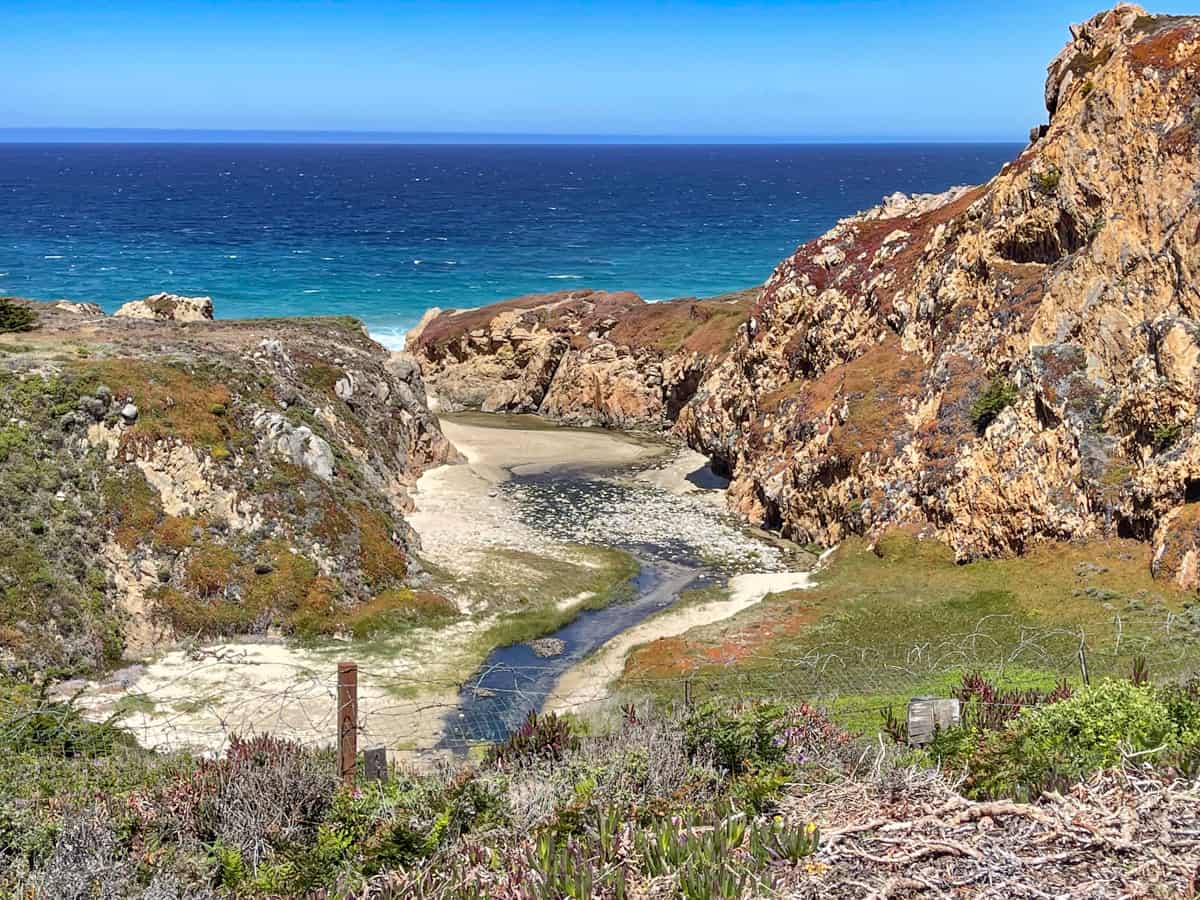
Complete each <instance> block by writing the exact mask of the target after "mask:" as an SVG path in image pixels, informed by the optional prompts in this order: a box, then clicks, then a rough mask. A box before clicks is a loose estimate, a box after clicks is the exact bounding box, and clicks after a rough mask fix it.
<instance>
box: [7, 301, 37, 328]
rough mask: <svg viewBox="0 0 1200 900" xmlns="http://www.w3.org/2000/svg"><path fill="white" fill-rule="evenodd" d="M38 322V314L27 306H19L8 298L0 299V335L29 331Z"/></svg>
mask: <svg viewBox="0 0 1200 900" xmlns="http://www.w3.org/2000/svg"><path fill="white" fill-rule="evenodd" d="M36 322H37V313H35V312H34V311H33V310H32V309H30V308H29V307H27V306H17V304H15V303H13V302H12V301H11V300H9V299H8V298H7V297H0V334H7V333H9V332H13V331H29V330H30V329H32V328H33V326H34V323H36Z"/></svg>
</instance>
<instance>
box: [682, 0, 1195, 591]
mask: <svg viewBox="0 0 1200 900" xmlns="http://www.w3.org/2000/svg"><path fill="white" fill-rule="evenodd" d="M1046 100H1047V107H1048V108H1049V110H1050V112H1051V120H1050V125H1049V128H1048V129H1046V130H1045V133H1044V135H1043V136H1041V137H1039V139H1038V140H1037V141H1036V143H1034V144H1033V145H1031V146H1030V147H1029V148H1028V149H1027V150H1026V151H1025V152H1024V153H1022V154H1021V156H1020V157H1018V159H1016V160H1015V161H1014V162H1013V163H1011V164H1009V165H1008V166H1006V167H1005V168H1004V169H1003V170H1002V171H1001V173H1000V174H999V175H997V176H996V178H994V179H993V180H992V181H991V182H990V183H988V184H987V185H983V186H981V187H978V188H973V189H955V190H954V191H951V192H949V193H948V194H946V195H942V196H938V197H924V198H918V199H916V200H908V199H906V198H903V197H892V198H888V200H887V201H886V202H885V204H884V205H883V206H881V207H879V208H877V209H875V210H872V211H870V212H868V213H866V214H863V215H860V216H856V217H854V218H852V219H849V220H846V221H843V222H842V223H840V224H839V225H838V226H837V227H835V228H834V229H833V230H832V231H830V232H829V233H828V234H826V235H824V236H822V237H821V238H818V239H817V240H815V241H813V242H811V243H809V244H806V245H804V246H803V247H801V248H800V249H799V250H797V252H796V253H795V255H793V256H792V257H791V258H789V259H787V260H785V261H784V262H783V263H781V264H780V265H779V267H778V268H777V269H776V270H775V272H774V274H773V275H772V276H771V278H770V279H769V280H768V281H767V283H766V285H765V286H764V289H763V293H762V298H761V300H760V301H759V302H758V304H757V305H756V307H755V308H754V309H753V310H752V312H751V314H750V316H749V318H748V321H747V323H746V327H745V329H744V331H743V332H742V334H741V335H739V337H738V339H737V340H736V341H735V342H734V344H733V346H732V349H731V350H730V352H729V353H728V355H727V356H726V357H725V358H724V359H723V360H722V361H721V362H720V363H719V364H718V365H716V366H715V367H714V368H713V370H712V371H711V372H710V374H709V375H708V377H707V378H706V380H705V381H704V383H703V384H701V385H700V387H699V389H698V391H697V394H696V396H695V397H694V398H693V399H692V400H691V402H690V403H688V404H687V405H686V406H685V407H684V408H683V410H682V412H681V413H680V415H679V418H678V421H677V423H676V428H677V429H678V431H679V433H680V434H682V435H683V436H684V437H686V438H687V440H688V441H689V442H690V443H691V444H692V445H693V446H694V447H696V448H697V449H699V450H701V451H703V452H705V453H707V454H709V455H710V456H712V457H713V458H714V459H715V460H716V461H717V462H718V463H720V464H721V465H723V466H724V467H725V468H726V469H727V470H728V471H729V472H730V473H731V475H732V476H733V489H732V490H731V492H730V497H731V502H732V504H733V505H734V506H735V507H736V509H737V510H738V511H740V512H741V513H742V514H744V515H745V516H746V517H748V518H750V519H751V520H753V521H756V522H758V523H760V524H763V525H767V526H770V527H775V528H779V529H780V530H782V531H783V533H784V534H785V535H787V536H789V537H792V538H795V539H798V540H801V541H807V540H816V541H820V542H823V543H830V542H833V541H836V540H838V539H839V538H840V537H842V536H843V535H844V534H846V533H849V532H857V533H865V534H875V533H878V532H879V531H880V530H882V529H883V528H885V527H889V526H892V525H897V524H915V525H918V526H921V527H925V528H927V529H932V530H933V531H934V532H935V533H936V534H937V535H938V536H940V537H941V538H943V539H944V540H946V541H948V542H949V543H951V544H952V545H953V547H954V548H955V550H956V552H957V553H958V555H959V556H960V558H969V557H973V556H979V555H994V554H1007V553H1017V552H1021V551H1022V550H1024V549H1025V548H1027V547H1029V546H1030V545H1032V544H1034V543H1036V542H1040V541H1047V540H1063V539H1072V538H1086V537H1089V536H1093V535H1097V534H1101V533H1111V532H1118V533H1121V534H1126V535H1131V536H1136V537H1140V538H1141V539H1143V540H1151V539H1152V538H1154V537H1155V535H1156V533H1157V534H1158V537H1157V542H1158V543H1159V545H1160V546H1166V545H1168V544H1169V545H1170V548H1173V549H1170V548H1169V549H1170V552H1168V551H1167V550H1162V551H1161V552H1160V559H1161V560H1162V561H1163V562H1161V565H1160V568H1162V570H1163V574H1164V575H1167V576H1170V577H1180V578H1184V579H1185V580H1189V581H1190V580H1194V577H1193V575H1188V574H1186V573H1187V572H1192V570H1193V569H1195V568H1196V563H1195V559H1194V557H1195V550H1194V549H1188V548H1190V546H1191V545H1190V544H1188V545H1187V546H1186V547H1184V549H1183V550H1179V549H1178V548H1179V547H1180V546H1183V545H1184V544H1186V543H1187V541H1188V540H1190V537H1187V538H1184V537H1180V536H1179V535H1178V534H1177V532H1178V531H1179V529H1178V528H1177V527H1176V528H1167V527H1166V526H1165V525H1164V523H1165V522H1167V521H1168V519H1169V518H1170V517H1171V516H1173V515H1175V513H1174V511H1175V510H1177V509H1178V508H1179V507H1180V506H1181V504H1183V503H1184V501H1185V499H1187V500H1193V499H1200V496H1193V495H1200V434H1197V433H1196V429H1195V424H1194V423H1195V417H1196V414H1197V412H1198V405H1197V404H1198V402H1200V391H1198V388H1200V383H1198V380H1197V378H1198V373H1197V361H1198V359H1200V278H1198V275H1200V207H1198V205H1197V196H1198V193H1197V188H1198V179H1200V152H1198V147H1200V19H1192V18H1179V17H1151V16H1147V15H1146V14H1145V13H1144V12H1143V11H1142V10H1141V9H1140V8H1138V7H1134V6H1131V5H1122V6H1119V7H1117V8H1116V9H1114V10H1112V11H1110V12H1107V13H1103V14H1101V15H1099V16H1097V17H1095V18H1094V19H1092V20H1090V21H1089V22H1087V23H1085V24H1083V25H1080V26H1075V27H1074V28H1073V29H1072V41H1071V43H1070V44H1069V45H1068V46H1067V47H1066V48H1065V49H1064V50H1063V52H1062V53H1061V54H1060V55H1059V56H1058V57H1057V58H1056V59H1055V60H1054V62H1053V63H1051V66H1050V69H1049V73H1048V80H1047V85H1046ZM989 388H991V390H990V391H989ZM988 398H991V404H990V406H989V403H988V402H987V401H988ZM1189 534H1190V532H1189ZM1189 553H1190V554H1191V555H1189Z"/></svg>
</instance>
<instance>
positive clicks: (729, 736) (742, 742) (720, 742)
mask: <svg viewBox="0 0 1200 900" xmlns="http://www.w3.org/2000/svg"><path fill="white" fill-rule="evenodd" d="M786 713H787V710H786V709H785V708H784V707H783V706H781V705H778V704H770V703H755V704H751V705H749V706H744V707H735V708H732V709H730V708H727V707H723V706H720V705H718V704H716V703H706V704H704V705H702V706H699V707H697V708H696V709H695V710H693V711H692V712H691V714H690V715H689V716H688V718H687V720H686V721H685V722H684V746H685V747H686V749H687V751H688V753H689V755H691V756H692V757H693V758H696V757H699V756H703V755H708V756H709V757H710V758H711V759H712V761H713V764H714V765H716V766H717V767H718V768H720V769H722V770H724V771H726V772H728V773H730V774H732V775H740V774H742V773H744V772H748V771H751V770H755V769H759V768H762V767H764V766H775V765H778V764H779V763H781V762H783V760H784V756H785V751H786V746H785V740H784V739H783V731H784V728H785V726H786V725H787V720H786Z"/></svg>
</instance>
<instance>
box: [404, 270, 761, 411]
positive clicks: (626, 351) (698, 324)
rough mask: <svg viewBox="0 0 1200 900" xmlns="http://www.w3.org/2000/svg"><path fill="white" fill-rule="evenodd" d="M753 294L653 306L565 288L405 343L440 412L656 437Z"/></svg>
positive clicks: (445, 319) (434, 323)
mask: <svg viewBox="0 0 1200 900" xmlns="http://www.w3.org/2000/svg"><path fill="white" fill-rule="evenodd" d="M757 297H758V291H757V290H747V291H742V292H740V293H736V294H729V295H725V296H721V297H714V298H712V299H709V300H695V299H681V300H672V301H669V302H665V303H647V302H646V301H644V300H643V299H642V298H640V297H638V296H637V295H636V294H632V293H607V292H604V291H564V292H559V293H554V294H535V295H531V296H527V297H518V298H516V299H514V300H507V301H504V302H502V303H497V304H493V305H491V306H486V307H482V308H479V309H468V310H446V311H442V310H439V309H432V310H430V311H429V312H428V313H427V314H426V316H425V318H424V319H423V320H422V321H421V323H420V325H418V326H417V328H415V329H414V330H413V331H412V332H411V333H410V335H409V338H408V347H407V349H408V350H409V351H410V352H411V353H413V354H414V355H415V356H417V357H418V358H419V359H420V362H421V367H422V370H423V373H424V376H425V379H426V381H427V383H428V384H429V386H430V388H431V391H432V393H433V395H434V396H435V398H436V401H437V404H438V408H439V409H444V410H461V409H480V410H482V411H484V412H506V413H538V414H540V415H543V416H546V417H548V418H552V419H555V420H558V421H561V422H565V423H570V424H595V425H604V426H609V427H613V428H627V429H651V430H661V429H662V428H664V427H666V426H668V425H669V423H670V422H672V421H674V419H675V418H676V416H678V414H679V410H680V409H681V407H682V406H683V405H684V404H685V403H686V402H688V400H690V399H691V398H692V396H693V395H694V394H695V391H696V387H697V385H699V383H700V381H701V380H702V379H703V378H704V377H705V376H706V375H707V374H708V372H709V371H710V369H711V367H712V366H713V365H714V364H715V362H716V361H717V360H718V359H720V358H721V357H722V356H723V355H724V354H725V353H726V352H727V351H728V350H729V348H730V346H731V344H732V342H733V339H734V337H735V335H736V333H737V329H738V327H739V326H740V325H741V323H742V322H743V321H744V320H745V318H746V315H747V313H748V312H749V310H750V307H751V305H752V304H753V303H754V301H755V300H756V299H757Z"/></svg>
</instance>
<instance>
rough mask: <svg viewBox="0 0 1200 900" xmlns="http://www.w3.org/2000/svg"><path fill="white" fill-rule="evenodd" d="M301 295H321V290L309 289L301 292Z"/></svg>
mask: <svg viewBox="0 0 1200 900" xmlns="http://www.w3.org/2000/svg"><path fill="white" fill-rule="evenodd" d="M303 293H305V294H319V293H321V289H320V288H309V289H308V290H306V291H303Z"/></svg>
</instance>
